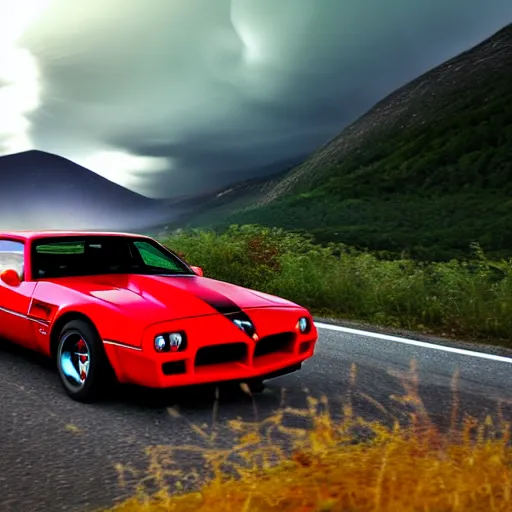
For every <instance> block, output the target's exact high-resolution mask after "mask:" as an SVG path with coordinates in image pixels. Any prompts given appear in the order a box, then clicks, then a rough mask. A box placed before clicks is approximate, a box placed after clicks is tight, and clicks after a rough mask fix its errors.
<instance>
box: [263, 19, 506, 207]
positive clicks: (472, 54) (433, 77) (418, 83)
mask: <svg viewBox="0 0 512 512" xmlns="http://www.w3.org/2000/svg"><path fill="white" fill-rule="evenodd" d="M511 67H512V24H510V25H508V26H506V27H505V28H503V29H502V30H500V31H499V32H497V33H496V34H494V35H493V36H492V37H490V38H488V39H487V40H485V41H483V42H482V43H480V44H479V45H477V46H475V47H473V48H472V49H470V50H468V51H466V52H464V53H462V54H460V55H458V56H457V57H455V58H453V59H451V60H448V61H447V62H445V63H443V64H441V65H440V66H438V67H436V68H434V69H433V70H431V71H429V72H427V73H425V74H423V75H421V76H420V77H419V78H417V79H416V80H413V81H412V82H410V83H408V84H406V85H405V86H403V87H401V88H400V89H398V90H396V91H395V92H393V93H392V94H390V95H389V96H387V97H386V98H384V99H383V100H381V101H380V102H379V103H377V104H376V105H375V106H374V107H373V108H372V109H370V110H369V111H368V112H367V113H366V114H365V115H363V116H362V117H360V118H359V119H358V120H356V121H355V122H354V123H352V124H351V125H350V126H348V127H347V128H345V129H344V130H343V131H342V132H341V133H340V134H339V135H338V136H337V137H335V138H334V139H332V140H331V141H330V142H328V143H327V144H325V145H324V146H323V147H321V148H320V149H318V150H317V151H316V152H315V153H314V154H312V155H311V156H310V157H309V158H308V159H307V160H306V161H305V162H304V163H302V164H301V165H300V166H298V167H297V168H296V169H294V170H293V171H292V172H291V173H289V174H288V175H287V176H286V177H285V178H284V179H283V180H281V181H280V182H279V183H277V184H276V186H275V187H273V188H272V189H271V190H269V191H268V192H267V193H266V194H265V196H264V197H262V198H261V199H260V200H259V201H258V204H267V203H270V202H272V201H275V200H276V199H277V198H279V197H282V196H283V195H286V194H288V193H290V192H291V191H293V189H294V187H295V186H296V185H297V184H298V183H300V182H309V181H313V180H312V179H311V178H314V175H315V174H319V173H322V172H323V171H324V170H326V169H329V168H332V167H334V166H336V165H337V164H339V163H340V162H341V161H342V160H343V158H344V157H346V156H347V155H349V154H351V153H354V152H357V151H364V150H365V146H366V145H368V144H371V143H372V141H373V140H375V139H379V138H382V137H383V135H384V134H386V132H388V133H389V132H395V133H396V132H400V131H407V130H410V129H412V128H414V127H418V126H422V125H425V124H426V123H431V122H435V120H436V118H438V117H439V116H442V114H443V111H444V110H445V108H446V107H447V106H449V105H450V102H451V101H452V98H453V97H454V96H455V95H457V94H458V92H459V91H465V90H468V89H476V88H478V87H481V86H485V85H486V84H487V83H488V82H489V79H490V78H491V77H492V76H496V75H499V74H501V73H502V72H508V71H510V70H511ZM510 87H511V89H512V82H511V83H510ZM316 178H318V176H316ZM314 181H316V179H314Z"/></svg>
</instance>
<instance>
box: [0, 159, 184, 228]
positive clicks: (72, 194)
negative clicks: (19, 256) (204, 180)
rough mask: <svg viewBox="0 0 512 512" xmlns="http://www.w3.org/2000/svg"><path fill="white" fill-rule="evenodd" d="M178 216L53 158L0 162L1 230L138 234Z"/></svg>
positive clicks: (165, 205)
mask: <svg viewBox="0 0 512 512" xmlns="http://www.w3.org/2000/svg"><path fill="white" fill-rule="evenodd" d="M176 211H179V209H174V208H173V207H172V205H170V204H169V203H168V202H166V201H160V200H154V199H149V198H147V197H144V196H142V195H139V194H137V193H135V192H132V191H131V190H128V189H126V188H124V187H122V186H120V185H117V184H116V183H113V182H111V181H109V180H107V179H105V178H103V177H102V176H99V175H98V174H96V173H94V172H92V171H90V170H89V169H86V168H84V167H81V166H80V165H77V164H75V163H73V162H71V161H70V160H67V159H65V158H62V157H60V156H57V155H53V154H51V153H45V152H43V151H27V152H24V153H17V154H13V155H8V156H3V157H0V228H1V229H139V228H142V227H144V226H147V225H148V224H154V223H155V222H160V221H162V220H163V219H169V217H170V216H171V215H173V214H174V213H176Z"/></svg>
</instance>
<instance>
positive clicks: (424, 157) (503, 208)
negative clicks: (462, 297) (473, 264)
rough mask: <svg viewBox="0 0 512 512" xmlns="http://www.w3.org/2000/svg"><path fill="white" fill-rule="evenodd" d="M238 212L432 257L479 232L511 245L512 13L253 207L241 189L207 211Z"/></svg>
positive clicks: (465, 246)
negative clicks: (240, 201) (511, 20)
mask: <svg viewBox="0 0 512 512" xmlns="http://www.w3.org/2000/svg"><path fill="white" fill-rule="evenodd" d="M206 213H207V212H206ZM207 217H208V216H207V215H206V214H205V212H203V216H202V221H201V224H202V225H204V226H206V225H207V223H206V219H207ZM189 222H190V223H194V222H195V221H194V220H193V219H192V220H189ZM232 223H238V224H244V223H259V224H263V225H276V226H281V227H284V228H287V229H291V230H306V231H308V232H310V233H312V234H313V235H314V236H315V237H316V239H317V241H320V242H329V241H335V242H343V243H346V244H349V245H352V246H355V247H359V248H368V249H371V250H375V251H383V252H387V253H390V254H399V253H402V252H406V253H408V254H409V255H410V256H412V257H415V258H418V259H426V260H446V259H449V258H452V257H464V256H466V255H467V254H468V251H469V246H470V244H471V243H472V242H478V243H480V245H481V246H482V248H483V249H484V250H485V251H487V252H488V253H489V254H491V255H495V256H505V257H510V256H512V24H511V25H508V26H507V27H505V28H503V29H502V30H500V31H499V32H497V33H496V34H494V35H493V36H492V37H490V38H489V39H487V40H485V41H483V42H482V43H480V44H479V45H477V46H475V47H474V48H472V49H470V50H468V51H466V52H464V53H462V54H460V55H458V56H457V57H455V58H453V59H450V60H449V61H447V62H445V63H444V64H442V65H440V66H438V67H436V68H434V69H432V70H430V71H429V72H427V73H425V74H423V75H422V76H420V77H419V78H417V79H415V80H413V81H412V82H410V83H408V84H406V85H405V86H403V87H401V88H400V89H398V90H397V91H395V92H394V93H392V94H390V95H389V96H387V97H386V98H384V99H383V100H381V101H380V102H379V103H377V104H376V105H375V106H374V107H373V108H371V109H370V110H369V111H368V112H367V113H366V114H364V115H363V116H362V117H360V118H359V119H358V120H356V121H355V122H354V123H353V124H351V125H350V126H348V127H347V128H345V129H344V130H343V131H342V132H341V133H340V134H339V135H338V136H337V137H335V138H334V139H333V140H331V141H330V142H329V143H328V144H326V145H324V146H323V147H321V148H319V149H318V150H317V151H316V152H315V153H314V154H312V155H311V156H310V157H309V158H307V159H306V160H305V161H304V162H303V163H302V164H301V165H299V166H298V167H296V168H295V169H293V170H292V171H291V172H289V173H287V174H286V176H284V177H283V178H281V179H279V180H275V181H273V182H271V183H269V184H268V186H267V187H266V189H265V191H264V193H263V194H260V195H259V196H258V197H257V198H256V200H255V201H254V202H253V204H252V205H251V206H250V207H247V206H246V205H243V207H240V206H238V205H237V204H236V202H234V201H233V202H232V204H231V206H229V205H224V213H223V215H222V216H221V218H218V217H217V218H215V219H214V220H210V221H209V225H216V226H217V227H223V226H226V225H228V224H232ZM196 224H197V223H196Z"/></svg>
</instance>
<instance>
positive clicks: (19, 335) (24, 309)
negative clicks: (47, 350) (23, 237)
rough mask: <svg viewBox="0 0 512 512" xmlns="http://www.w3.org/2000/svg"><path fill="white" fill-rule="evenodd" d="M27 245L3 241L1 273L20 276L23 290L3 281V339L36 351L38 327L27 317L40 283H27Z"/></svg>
mask: <svg viewBox="0 0 512 512" xmlns="http://www.w3.org/2000/svg"><path fill="white" fill-rule="evenodd" d="M24 263H25V243H24V242H22V241H19V240H8V239H0V273H1V272H3V271H4V270H7V269H14V270H16V272H18V275H19V276H20V277H21V279H22V281H21V283H20V284H19V286H9V285H8V284H6V283H4V282H3V281H2V280H0V338H3V339H7V340H9V341H13V342H15V343H18V344H20V345H23V346H25V347H27V348H35V336H34V334H35V331H34V329H35V326H34V325H33V322H32V321H31V320H29V319H28V317H27V313H28V310H29V307H30V301H31V300H32V294H33V293H34V289H35V285H36V283H35V282H33V281H25V280H24V279H23V277H24Z"/></svg>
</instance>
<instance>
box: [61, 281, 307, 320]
mask: <svg viewBox="0 0 512 512" xmlns="http://www.w3.org/2000/svg"><path fill="white" fill-rule="evenodd" d="M58 281H59V282H58V284H59V285H60V286H63V287H65V288H70V289H72V290H73V291H75V292H79V293H80V294H84V295H87V296H89V297H93V298H95V299H97V300H100V301H102V302H107V303H110V304H111V305H112V306H115V307H118V308H122V309H123V310H125V311H126V313H127V314H129V315H130V316H132V315H144V316H145V317H146V318H147V319H148V321H149V322H150V323H153V322H160V321H165V320H170V319H178V318H186V317H192V316H203V315H211V314H218V313H221V314H226V313H230V312H235V311H239V310H240V309H248V308H261V307H298V306H297V305H296V304H294V303H293V302H290V301H288V300H285V299H281V298H280V297H275V296H273V295H268V294H266V293H262V292H258V291H256V290H251V289H248V288H244V287H241V286H237V285H234V284H230V283H226V282H223V281H217V280H215V279H209V278H206V277H199V276H148V275H138V274H130V275H126V274H123V275H105V276H92V277H91V276H87V277H78V278H66V279H59V280H58Z"/></svg>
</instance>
